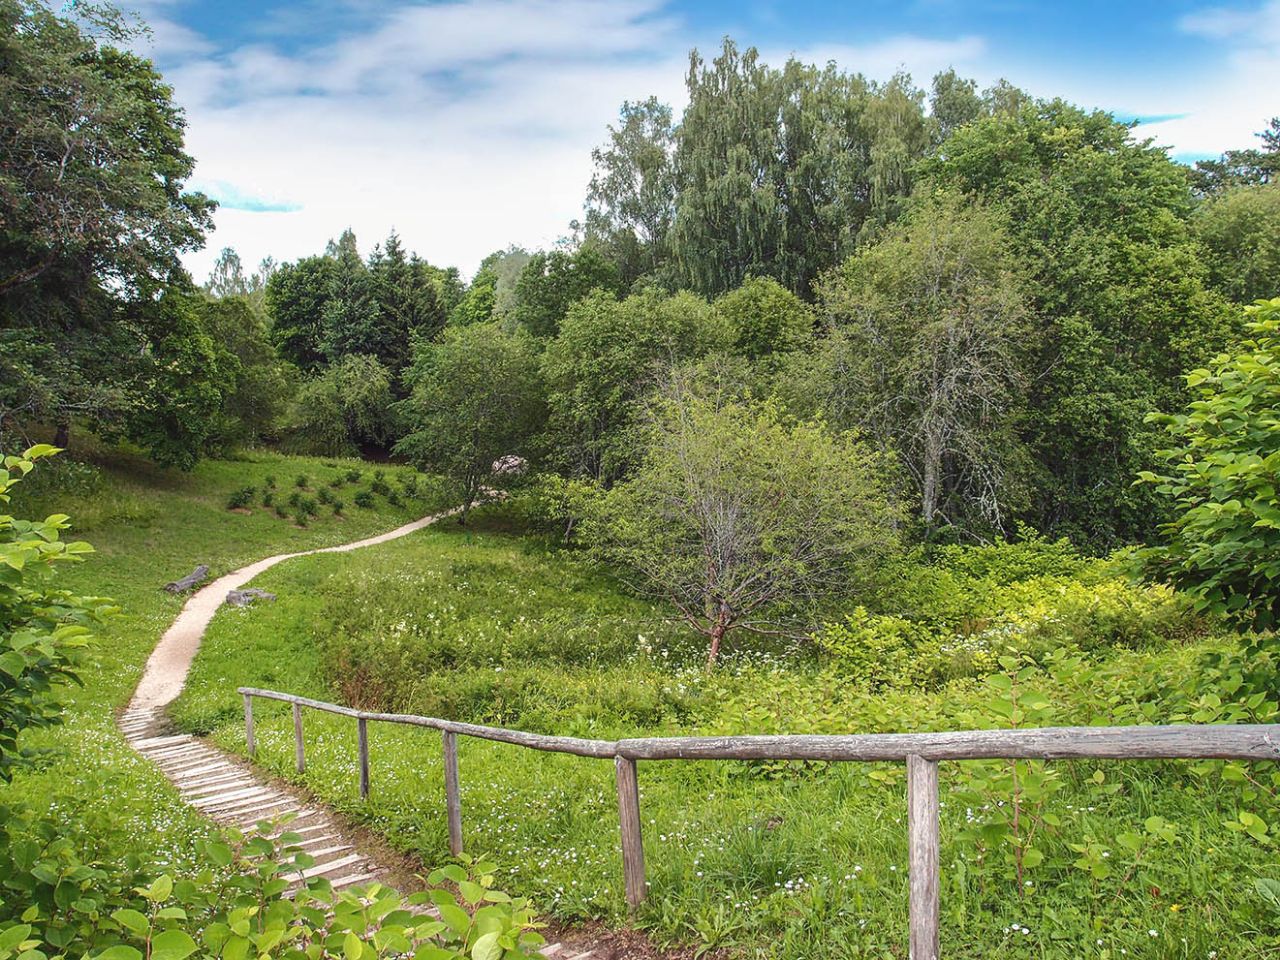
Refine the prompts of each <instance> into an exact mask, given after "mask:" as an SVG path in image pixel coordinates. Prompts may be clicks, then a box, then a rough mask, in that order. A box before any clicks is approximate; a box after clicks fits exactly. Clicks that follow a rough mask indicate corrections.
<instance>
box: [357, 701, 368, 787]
mask: <svg viewBox="0 0 1280 960" xmlns="http://www.w3.org/2000/svg"><path fill="white" fill-rule="evenodd" d="M356 740H357V741H358V743H359V747H360V799H362V800H363V799H366V798H367V797H368V796H369V721H368V720H366V719H365V718H364V717H360V718H358V719H357V720H356Z"/></svg>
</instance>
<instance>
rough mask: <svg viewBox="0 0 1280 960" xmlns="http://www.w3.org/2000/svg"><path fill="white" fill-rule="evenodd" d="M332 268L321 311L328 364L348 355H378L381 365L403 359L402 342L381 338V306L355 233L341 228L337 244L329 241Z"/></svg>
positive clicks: (322, 339) (404, 345)
mask: <svg viewBox="0 0 1280 960" xmlns="http://www.w3.org/2000/svg"><path fill="white" fill-rule="evenodd" d="M328 249H329V250H331V251H332V253H331V254H329V255H330V256H331V257H332V259H333V268H332V270H331V272H330V274H329V291H328V294H329V295H328V297H327V299H326V300H325V302H324V308H323V311H322V313H321V329H322V331H323V332H322V334H321V347H322V349H323V350H324V355H325V357H326V358H327V359H328V360H329V362H330V363H335V362H337V361H338V360H341V359H342V358H343V357H348V356H372V357H377V358H378V359H379V361H381V362H382V363H383V364H384V365H386V366H390V364H391V362H392V360H395V359H402V358H403V356H404V352H405V350H406V348H407V342H408V338H407V337H406V338H405V342H404V343H389V342H387V341H386V339H385V338H384V337H383V333H384V325H383V318H382V308H381V305H380V304H379V303H378V298H377V289H376V285H375V282H374V278H373V275H372V272H371V271H370V270H369V268H368V266H366V265H365V262H364V261H363V260H362V259H361V258H360V251H359V249H358V248H357V247H356V238H355V234H354V233H352V232H351V231H350V230H345V231H343V234H342V236H341V237H340V238H339V239H338V241H337V243H334V242H332V241H330V244H329V248H328Z"/></svg>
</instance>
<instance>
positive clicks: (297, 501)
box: [289, 490, 302, 507]
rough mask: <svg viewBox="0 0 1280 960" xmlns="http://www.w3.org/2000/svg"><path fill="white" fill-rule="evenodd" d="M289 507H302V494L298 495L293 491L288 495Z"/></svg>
mask: <svg viewBox="0 0 1280 960" xmlns="http://www.w3.org/2000/svg"><path fill="white" fill-rule="evenodd" d="M289 506H291V507H300V506H302V494H301V493H299V492H298V491H297V490H294V491H293V492H292V493H290V494H289Z"/></svg>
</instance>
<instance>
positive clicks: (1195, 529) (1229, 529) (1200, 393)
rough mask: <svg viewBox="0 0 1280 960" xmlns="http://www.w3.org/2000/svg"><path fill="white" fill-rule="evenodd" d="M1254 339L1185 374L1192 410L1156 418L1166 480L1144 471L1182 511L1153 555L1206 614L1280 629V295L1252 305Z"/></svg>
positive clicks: (1161, 569) (1153, 564)
mask: <svg viewBox="0 0 1280 960" xmlns="http://www.w3.org/2000/svg"><path fill="white" fill-rule="evenodd" d="M1245 312H1246V314H1247V315H1248V317H1249V323H1248V329H1249V332H1250V334H1251V335H1252V336H1251V339H1248V340H1246V341H1245V342H1244V343H1243V344H1241V345H1240V347H1239V348H1238V349H1237V350H1236V351H1235V352H1234V353H1223V354H1220V355H1219V356H1218V357H1216V358H1215V359H1214V360H1213V362H1212V363H1211V364H1210V365H1209V366H1208V367H1207V368H1204V369H1200V370H1193V371H1191V373H1189V374H1188V375H1187V378H1186V379H1187V385H1188V386H1189V387H1191V389H1192V390H1193V391H1194V392H1195V394H1196V399H1195V400H1194V401H1192V402H1191V404H1190V405H1189V406H1188V408H1187V412H1185V413H1180V414H1176V415H1173V416H1165V415H1158V414H1153V415H1152V416H1151V417H1149V418H1148V419H1150V420H1152V421H1154V422H1156V423H1161V424H1163V425H1164V427H1165V429H1166V430H1168V432H1169V434H1170V436H1171V437H1172V438H1173V441H1174V446H1172V447H1171V448H1169V449H1168V450H1164V451H1161V456H1162V458H1163V459H1164V461H1165V463H1166V464H1167V467H1166V469H1167V471H1168V472H1167V473H1164V474H1159V475H1157V474H1155V473H1153V472H1151V471H1144V472H1143V473H1142V474H1141V475H1140V477H1141V482H1144V483H1148V484H1153V485H1154V486H1155V490H1156V492H1157V493H1158V494H1160V495H1162V496H1163V497H1164V498H1165V499H1166V501H1168V503H1169V504H1170V506H1172V507H1173V509H1174V511H1175V512H1176V517H1175V519H1174V520H1173V521H1172V522H1170V523H1168V524H1166V525H1165V526H1163V527H1162V528H1161V533H1162V534H1163V536H1164V538H1165V543H1164V544H1163V545H1160V546H1157V547H1154V548H1152V549H1150V550H1148V551H1146V553H1145V557H1146V559H1147V561H1148V562H1149V563H1150V565H1151V567H1152V568H1153V569H1154V570H1155V571H1156V572H1157V573H1158V574H1159V575H1161V576H1163V577H1166V578H1168V579H1169V580H1170V581H1171V582H1173V583H1176V584H1178V585H1179V586H1181V587H1183V588H1184V589H1186V590H1188V591H1190V592H1191V593H1192V594H1194V596H1195V597H1196V599H1197V604H1198V606H1199V607H1200V608H1201V609H1203V610H1206V611H1212V612H1214V613H1218V614H1225V615H1228V616H1230V617H1232V618H1233V619H1234V620H1235V621H1236V622H1237V623H1239V624H1240V625H1241V626H1243V627H1246V628H1250V629H1253V630H1270V629H1272V628H1274V627H1276V626H1280V562H1277V559H1276V558H1277V557H1280V494H1277V492H1276V472H1277V468H1278V467H1280V429H1277V423H1278V422H1280V297H1278V298H1276V299H1274V300H1269V301H1265V302H1259V303H1258V304H1256V305H1254V306H1252V307H1246V308H1245Z"/></svg>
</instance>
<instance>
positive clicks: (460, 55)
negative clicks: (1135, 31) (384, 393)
mask: <svg viewBox="0 0 1280 960" xmlns="http://www.w3.org/2000/svg"><path fill="white" fill-rule="evenodd" d="M160 3H161V5H160V6H153V8H152V10H151V16H152V17H157V16H159V17H160V18H161V19H164V18H165V17H166V16H167V15H168V14H169V12H170V11H169V9H168V8H167V4H165V3H164V0H160ZM369 19H370V23H369V24H368V25H367V26H366V27H365V28H364V29H362V30H360V31H358V32H349V33H347V34H346V35H344V36H341V37H339V38H337V39H335V40H332V41H330V42H326V43H322V44H319V45H313V46H311V47H309V48H303V49H301V50H300V51H296V52H285V51H284V50H283V49H282V48H279V47H276V46H272V45H271V44H270V43H269V42H267V41H266V40H265V39H261V37H265V36H267V34H265V33H264V34H262V35H261V36H260V39H259V40H258V41H256V42H254V43H250V44H245V45H241V46H239V47H237V48H235V49H233V50H230V51H226V52H223V53H220V54H212V53H210V52H209V50H208V48H206V47H202V46H201V45H200V44H199V43H196V42H192V40H191V38H188V37H182V36H181V35H180V34H179V33H178V32H177V31H175V30H170V29H169V28H168V27H166V28H164V30H159V29H158V30H157V31H156V34H157V50H156V55H157V57H158V59H159V61H160V63H161V66H162V68H163V69H164V71H165V75H166V77H167V78H168V79H169V81H170V82H171V83H173V84H174V87H175V91H176V96H177V98H178V100H179V102H181V103H182V104H183V105H184V106H185V107H186V109H187V113H188V121H189V127H188V135H187V146H188V149H189V150H190V152H191V153H192V154H193V155H194V156H195V157H196V158H197V160H198V167H197V180H198V182H201V183H205V184H210V185H214V186H216V187H217V189H218V190H219V192H221V193H222V194H223V195H225V196H229V197H234V198H236V201H237V202H234V203H229V204H227V205H226V206H224V207H223V208H222V209H220V210H219V211H218V212H217V214H216V215H215V222H216V224H217V230H216V231H215V232H214V233H213V234H212V235H211V236H210V237H209V243H208V247H207V248H206V249H205V250H204V251H201V252H199V253H196V254H193V255H192V256H190V257H189V258H188V266H189V267H190V268H191V269H192V271H193V273H194V274H195V275H196V276H197V277H198V278H203V277H204V276H205V275H206V274H207V272H208V269H209V267H210V265H211V264H212V261H213V258H214V257H215V256H216V253H217V251H218V250H219V249H220V248H221V247H223V246H234V247H236V249H237V250H238V251H239V252H240V254H241V256H242V257H243V258H244V260H245V261H246V262H248V263H254V262H256V261H257V260H259V259H260V258H262V257H264V256H266V255H268V254H269V255H272V256H274V257H276V258H277V259H280V260H288V259H294V258H296V257H299V256H304V255H307V254H310V253H315V252H318V251H319V250H320V249H321V248H322V247H323V245H324V243H325V241H326V240H327V239H328V238H329V237H332V236H336V235H337V234H338V233H339V232H340V231H341V230H342V229H344V228H345V227H347V226H351V227H353V228H354V229H355V231H356V235H357V236H358V237H359V239H360V242H361V245H362V247H363V248H364V249H365V250H367V249H369V248H370V247H371V246H372V245H373V244H374V243H375V242H377V241H379V240H381V239H383V238H384V237H385V236H386V235H387V233H388V232H389V230H390V229H391V228H392V227H394V228H395V229H397V230H398V231H399V232H400V234H401V236H402V238H403V240H404V242H405V243H406V245H407V246H408V247H409V248H410V249H413V250H416V251H417V252H419V253H420V254H422V255H423V256H425V257H427V258H428V259H429V260H431V261H432V262H433V263H438V264H442V265H457V266H459V267H461V268H462V269H463V270H464V272H470V271H472V270H473V269H474V268H475V266H476V264H477V263H478V262H479V260H480V259H481V258H482V257H483V256H484V255H485V254H487V253H489V252H490V251H492V250H494V249H496V248H499V247H503V246H506V245H507V244H508V243H511V242H514V243H518V244H522V245H525V246H530V247H536V246H546V245H549V244H551V243H554V242H555V240H556V239H557V238H558V237H559V236H560V235H562V234H563V233H564V232H565V231H566V229H567V227H568V224H569V221H570V220H571V219H573V218H575V217H579V216H580V215H581V212H582V210H581V204H582V198H583V197H584V195H585V192H586V185H587V182H588V180H589V178H590V175H591V162H590V151H591V148H592V147H593V146H595V145H596V144H598V143H600V142H601V140H602V139H603V138H604V136H605V127H606V124H608V123H610V122H612V121H613V120H614V119H615V118H616V116H617V110H618V107H619V105H620V104H621V102H622V101H623V100H626V99H633V100H634V99H641V98H644V97H647V96H650V95H656V96H658V97H659V98H660V99H662V100H664V101H666V102H668V103H671V104H672V105H673V106H674V107H675V108H676V109H677V110H679V109H680V108H681V107H682V106H683V103H684V100H685V93H684V74H685V70H686V68H687V60H686V55H687V51H688V49H689V47H690V46H691V45H694V44H693V42H692V40H691V38H690V37H689V36H687V35H686V34H685V33H684V32H683V29H682V26H681V24H680V23H678V22H677V21H676V20H675V19H674V18H673V17H671V16H670V15H668V13H667V12H666V5H665V0H623V2H609V3H601V2H595V0H449V2H445V3H432V4H422V3H414V4H412V5H407V6H402V7H399V8H396V9H393V10H390V11H389V12H388V11H387V9H386V8H385V7H379V6H378V5H374V6H373V9H372V10H371V12H370V18H369ZM166 22H167V21H166ZM165 38H169V39H168V40H165ZM701 39H702V41H703V42H702V43H701V44H700V46H702V47H703V49H705V50H711V49H714V47H716V46H718V37H711V36H709V37H706V38H701ZM746 39H748V40H749V39H750V38H746ZM179 41H180V42H179ZM788 52H789V51H780V50H779V51H774V50H768V49H766V50H765V52H764V56H765V59H766V60H768V61H770V62H780V61H781V60H783V59H784V58H785V57H786V55H787V53H788ZM795 52H796V55H797V56H799V57H800V58H801V59H804V60H807V61H811V62H819V63H821V62H825V61H826V60H828V59H833V60H835V61H836V62H838V63H839V64H840V65H841V66H842V67H844V68H846V69H850V70H857V71H861V72H863V73H865V74H866V75H867V76H868V77H873V78H877V79H885V78H887V77H888V76H889V75H891V74H892V73H893V72H894V71H896V70H898V69H900V68H905V69H908V70H910V71H911V72H912V73H913V75H915V76H916V77H917V78H921V79H925V80H927V79H928V77H930V76H932V74H933V73H934V72H936V71H937V70H939V69H944V68H945V67H947V66H951V65H954V66H956V67H957V68H959V69H962V70H963V69H968V68H973V67H975V66H976V64H977V62H978V61H979V60H980V59H981V57H982V56H983V54H984V52H985V45H984V44H983V42H982V40H981V39H979V38H976V37H961V38H958V39H955V40H936V39H923V38H917V37H912V36H894V37H890V38H887V39H883V40H878V41H874V42H857V38H852V40H851V41H850V42H845V43H840V44H832V45H826V46H821V47H812V48H805V49H800V50H797V51H795ZM197 185H198V184H197ZM264 198H266V199H264ZM294 206H296V208H297V209H293V210H291V211H286V210H282V209H279V208H289V207H294ZM246 207H248V208H255V209H245V208H246ZM272 208H276V209H272Z"/></svg>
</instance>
